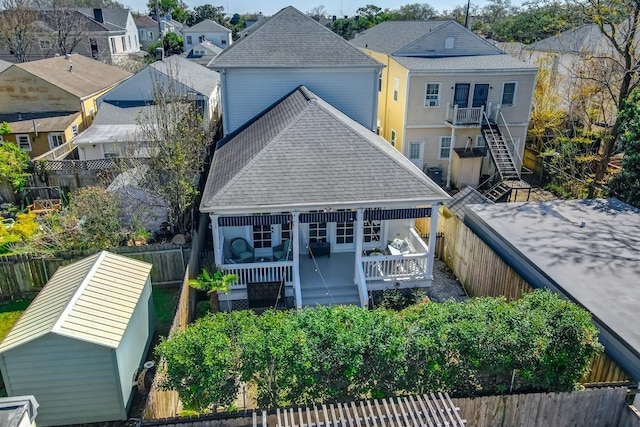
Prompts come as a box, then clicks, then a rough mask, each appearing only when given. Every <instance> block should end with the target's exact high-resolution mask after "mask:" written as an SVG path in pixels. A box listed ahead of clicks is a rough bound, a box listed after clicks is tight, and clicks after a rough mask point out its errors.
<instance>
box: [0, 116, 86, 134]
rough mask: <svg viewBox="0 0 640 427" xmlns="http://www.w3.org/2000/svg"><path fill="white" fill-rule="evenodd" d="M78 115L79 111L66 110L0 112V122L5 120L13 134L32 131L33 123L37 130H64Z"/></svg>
mask: <svg viewBox="0 0 640 427" xmlns="http://www.w3.org/2000/svg"><path fill="white" fill-rule="evenodd" d="M79 115H80V112H74V113H69V112H68V111H62V112H60V111H49V112H44V113H12V114H0V122H7V123H8V124H9V129H10V130H11V133H12V134H14V135H15V134H18V133H31V132H33V126H34V123H35V124H36V126H37V128H38V132H64V131H65V130H66V129H67V128H68V127H69V126H71V124H72V123H73V122H75V121H76V119H77V118H78V116H79Z"/></svg>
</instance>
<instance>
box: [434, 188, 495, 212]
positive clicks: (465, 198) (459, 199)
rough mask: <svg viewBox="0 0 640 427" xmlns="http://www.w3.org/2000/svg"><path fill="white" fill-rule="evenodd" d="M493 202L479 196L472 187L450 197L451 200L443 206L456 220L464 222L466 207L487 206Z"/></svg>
mask: <svg viewBox="0 0 640 427" xmlns="http://www.w3.org/2000/svg"><path fill="white" fill-rule="evenodd" d="M492 203H493V202H492V201H491V200H489V199H487V198H486V197H485V196H483V195H482V194H480V193H479V192H478V191H477V190H476V189H475V188H473V187H465V188H463V189H462V190H460V191H458V192H457V193H456V194H454V195H453V196H451V199H450V200H449V201H448V202H446V203H445V204H444V205H445V206H446V207H447V208H449V210H450V211H451V212H453V214H454V215H455V216H457V217H458V218H460V219H462V220H464V213H465V206H466V205H472V204H473V205H487V204H492Z"/></svg>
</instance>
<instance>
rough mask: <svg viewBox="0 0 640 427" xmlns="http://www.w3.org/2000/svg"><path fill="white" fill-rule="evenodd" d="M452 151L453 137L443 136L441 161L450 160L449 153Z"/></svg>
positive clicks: (441, 139)
mask: <svg viewBox="0 0 640 427" xmlns="http://www.w3.org/2000/svg"><path fill="white" fill-rule="evenodd" d="M450 151H451V137H450V136H441V137H440V153H439V154H440V155H439V157H438V158H439V159H440V160H442V159H448V158H449V152H450Z"/></svg>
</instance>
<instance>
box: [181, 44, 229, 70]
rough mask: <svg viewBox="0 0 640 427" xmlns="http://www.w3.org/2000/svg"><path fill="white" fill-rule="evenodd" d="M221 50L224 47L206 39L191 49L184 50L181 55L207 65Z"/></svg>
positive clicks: (204, 65)
mask: <svg viewBox="0 0 640 427" xmlns="http://www.w3.org/2000/svg"><path fill="white" fill-rule="evenodd" d="M196 52H204V55H200V54H196ZM221 52H222V48H219V47H218V46H216V45H215V44H213V43H211V42H210V41H208V40H205V41H203V42H200V43H198V44H197V45H195V46H193V47H192V48H191V49H189V51H187V52H184V53H183V54H182V55H181V56H182V57H183V58H187V59H188V60H189V61H192V62H195V63H196V64H200V65H202V66H203V67H206V66H207V65H208V64H209V62H211V60H212V59H213V58H215V57H216V56H218V55H220V53H221ZM216 74H217V73H216Z"/></svg>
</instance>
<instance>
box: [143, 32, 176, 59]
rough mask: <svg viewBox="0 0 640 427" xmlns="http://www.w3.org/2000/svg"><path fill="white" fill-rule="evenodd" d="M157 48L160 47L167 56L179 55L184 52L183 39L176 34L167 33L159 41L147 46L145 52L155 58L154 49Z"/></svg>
mask: <svg viewBox="0 0 640 427" xmlns="http://www.w3.org/2000/svg"><path fill="white" fill-rule="evenodd" d="M159 47H162V48H163V49H164V51H165V52H167V53H168V54H172V55H174V54H180V53H182V52H184V44H183V38H182V37H180V36H179V35H178V34H176V33H167V34H165V35H164V36H162V39H161V40H158V41H156V42H154V43H151V44H150V45H149V46H147V52H149V53H150V54H151V55H154V56H153V57H154V58H155V52H156V49H157V48H159Z"/></svg>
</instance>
